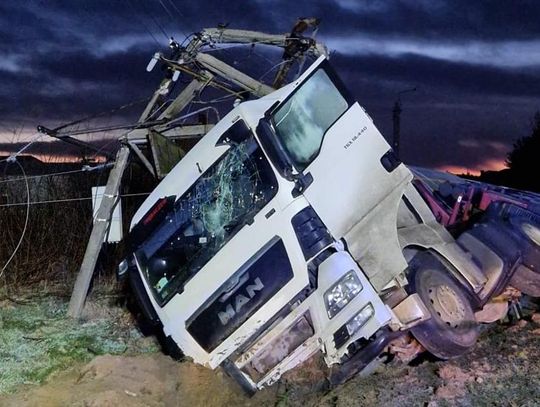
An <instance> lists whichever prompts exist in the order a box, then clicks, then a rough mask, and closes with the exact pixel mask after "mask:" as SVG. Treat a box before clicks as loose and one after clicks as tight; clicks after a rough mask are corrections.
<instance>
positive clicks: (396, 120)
mask: <svg viewBox="0 0 540 407" xmlns="http://www.w3.org/2000/svg"><path fill="white" fill-rule="evenodd" d="M415 91H416V88H412V89H405V90H402V91H400V92H398V97H397V99H396V102H395V103H394V108H393V109H392V122H393V130H394V131H393V139H392V149H393V150H394V153H395V154H396V157H398V158H399V147H400V146H399V143H400V136H401V134H400V132H401V112H402V111H403V110H402V109H401V95H403V94H404V93H411V92H415Z"/></svg>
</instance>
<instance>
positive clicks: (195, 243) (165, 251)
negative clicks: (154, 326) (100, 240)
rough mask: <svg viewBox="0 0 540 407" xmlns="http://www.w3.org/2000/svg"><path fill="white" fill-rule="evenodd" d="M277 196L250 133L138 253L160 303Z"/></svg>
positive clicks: (202, 179) (176, 207)
mask: <svg viewBox="0 0 540 407" xmlns="http://www.w3.org/2000/svg"><path fill="white" fill-rule="evenodd" d="M276 192H277V181H276V178H275V176H274V173H273V171H272V168H271V167H270V164H269V163H268V161H267V160H266V158H265V156H264V154H263V153H262V150H261V148H260V147H259V145H258V144H257V142H256V141H255V139H254V137H253V135H252V134H251V132H249V136H248V137H247V138H246V139H245V140H243V141H241V142H232V143H231V144H230V148H229V149H228V150H227V152H225V153H224V155H223V156H222V157H221V158H220V159H219V160H218V161H216V162H215V163H214V164H213V165H212V166H211V167H210V168H209V169H208V170H207V171H205V172H204V173H203V174H202V175H201V176H200V177H199V179H197V181H195V183H194V184H193V185H192V186H191V187H190V188H189V189H188V190H187V191H186V192H185V193H184V194H183V195H182V196H181V197H180V198H179V199H177V200H176V202H175V204H174V207H173V209H172V210H171V211H170V213H168V214H167V216H166V218H165V220H164V221H163V222H162V223H161V225H160V226H159V227H158V228H157V229H156V230H155V231H154V232H153V233H152V235H151V236H150V237H149V238H148V239H147V240H146V241H145V243H144V244H143V245H142V246H141V248H140V250H139V251H138V252H137V259H138V261H139V263H141V265H142V268H143V270H144V273H145V275H146V278H147V280H148V282H149V284H150V286H151V287H152V290H153V291H154V294H155V296H156V298H157V299H158V301H159V302H160V303H162V302H164V301H166V300H167V299H168V298H170V297H171V296H172V295H173V294H174V293H175V292H177V291H179V290H181V289H182V287H183V285H184V284H185V282H186V281H187V280H189V279H190V278H191V277H192V276H194V275H195V274H196V273H197V272H198V271H199V270H200V269H201V268H202V267H203V266H204V265H205V264H206V263H207V262H208V261H209V260H210V259H211V258H212V257H213V256H214V255H215V254H216V253H217V252H218V251H219V250H220V249H221V248H222V247H223V246H224V245H225V244H226V243H227V242H228V241H229V240H230V239H231V238H232V237H233V236H234V235H235V234H236V233H237V232H238V231H239V230H240V229H241V228H242V227H243V226H245V225H246V224H251V222H252V221H253V217H254V216H255V214H256V213H257V212H259V211H260V209H261V208H262V207H264V206H265V205H266V204H267V203H268V202H269V201H270V200H271V199H272V197H273V196H274V195H275V193H276Z"/></svg>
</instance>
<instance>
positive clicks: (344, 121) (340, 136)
mask: <svg viewBox="0 0 540 407" xmlns="http://www.w3.org/2000/svg"><path fill="white" fill-rule="evenodd" d="M268 116H270V117H268ZM268 119H269V121H270V123H271V125H272V127H273V132H274V133H275V135H276V136H277V139H278V142H279V143H280V145H281V146H282V149H283V150H284V154H285V155H286V157H287V159H288V162H289V164H290V166H291V172H292V175H291V176H292V178H294V179H295V180H296V182H297V183H298V185H299V187H298V190H299V191H300V192H302V193H303V194H304V195H305V197H306V198H307V200H308V201H309V202H310V204H311V206H312V207H313V208H314V209H315V211H316V212H317V213H318V214H319V216H320V217H321V219H322V220H323V222H324V223H325V224H326V226H327V228H328V229H329V230H330V232H331V233H332V234H333V235H334V236H335V237H337V238H341V237H343V236H344V235H345V234H346V233H347V232H348V231H349V230H350V229H351V227H352V226H353V225H355V224H356V223H358V221H359V220H361V219H362V218H364V217H365V216H366V214H367V213H368V212H370V210H371V209H373V208H374V207H375V206H377V205H378V204H379V203H380V202H381V201H383V200H384V199H385V197H386V196H388V194H389V193H390V192H391V191H392V190H393V189H395V188H396V186H397V185H399V184H401V183H402V182H403V181H404V180H406V179H409V178H410V174H409V171H408V170H407V169H405V168H404V166H400V167H399V169H396V168H395V167H397V164H398V163H399V162H395V164H394V165H391V166H390V167H389V166H388V165H387V163H385V162H384V158H383V157H385V154H387V153H388V152H389V150H390V146H389V145H388V144H387V143H386V141H385V140H384V138H383V137H382V135H381V133H380V132H379V131H378V130H377V128H376V127H375V125H374V124H373V122H372V120H371V118H370V117H369V116H368V115H367V114H366V113H365V111H364V110H363V108H362V107H360V105H359V104H358V103H357V102H356V101H354V99H353V98H352V97H351V95H350V94H349V92H348V91H347V90H346V88H345V86H344V85H343V83H342V82H341V80H340V79H339V78H338V77H337V76H336V74H335V73H334V71H333V70H332V69H331V67H330V66H329V64H328V61H327V60H326V59H324V58H323V57H321V58H320V59H319V60H318V61H317V62H315V63H314V64H313V65H312V66H311V67H310V69H309V70H308V71H306V72H305V73H304V75H303V76H302V77H301V78H300V79H299V81H297V82H296V83H295V84H294V89H292V90H291V92H290V93H289V94H288V95H287V96H286V97H285V98H284V99H282V102H281V103H280V104H279V105H278V106H277V107H276V108H274V109H272V111H271V112H270V113H269V115H267V120H268ZM381 160H382V161H381ZM385 165H386V168H385ZM392 167H394V168H392Z"/></svg>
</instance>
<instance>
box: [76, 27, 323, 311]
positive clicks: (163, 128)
mask: <svg viewBox="0 0 540 407" xmlns="http://www.w3.org/2000/svg"><path fill="white" fill-rule="evenodd" d="M318 23H319V22H318V20H317V19H300V20H299V21H298V22H297V23H296V25H295V28H294V29H293V31H292V32H291V34H278V35H273V34H266V33H260V32H256V31H246V30H232V29H226V28H211V29H204V30H202V31H201V32H200V33H197V34H195V35H194V36H193V38H192V39H191V41H190V42H189V43H188V45H186V46H185V47H182V46H181V45H180V44H178V43H177V42H176V41H174V40H172V39H171V42H170V44H169V45H170V48H171V50H172V56H171V57H170V58H165V57H164V56H163V55H162V54H160V53H156V54H154V57H153V58H152V61H151V63H150V64H149V65H148V68H147V70H148V69H150V70H151V69H152V68H153V66H154V65H155V64H156V63H157V62H158V61H160V62H161V63H163V64H164V66H165V67H166V70H165V72H166V73H165V78H164V79H163V80H162V82H161V83H160V86H159V87H158V88H157V89H156V91H155V92H154V94H153V95H152V97H151V99H150V101H149V103H148V104H147V106H146V107H145V109H144V111H143V113H142V114H141V117H140V118H139V121H138V124H137V125H136V126H134V128H133V129H132V130H130V131H129V132H128V133H127V134H125V135H124V136H123V137H121V139H120V140H121V142H122V147H121V148H120V150H119V151H118V153H117V155H116V161H115V164H114V167H113V169H112V170H111V173H110V174H109V179H108V180H107V185H106V188H105V194H104V197H103V199H102V201H101V205H100V206H99V209H98V211H97V218H96V221H95V222H94V226H93V228H92V232H91V235H90V239H89V242H88V245H87V247H86V252H85V255H84V259H83V262H82V264H81V268H80V270H79V274H78V276H77V279H76V281H75V286H74V288H73V293H72V295H71V299H70V302H69V308H68V314H69V315H70V316H71V317H73V318H79V317H80V316H81V314H82V311H83V309H84V303H85V300H86V296H87V294H88V290H89V288H90V283H91V281H92V276H93V274H94V268H95V266H96V263H97V259H98V255H99V252H100V250H101V246H102V244H103V241H104V239H105V236H106V233H107V230H108V227H109V223H110V220H111V216H112V212H113V210H114V207H115V205H116V202H117V200H118V198H119V191H120V187H121V183H122V176H123V174H124V171H125V170H126V168H127V166H128V163H129V159H130V155H131V152H133V153H135V154H134V156H135V157H137V158H138V159H139V160H140V161H141V163H142V164H143V165H144V167H145V168H147V169H148V171H149V172H150V173H151V174H152V175H153V176H154V177H155V178H157V179H159V178H162V177H164V176H165V175H166V173H167V172H168V171H169V170H170V169H171V168H172V167H173V166H174V164H175V162H174V161H176V160H178V159H180V158H181V157H182V156H183V151H182V150H181V149H180V148H179V147H177V148H174V147H173V146H171V151H169V152H168V156H167V157H164V158H165V159H164V160H162V161H163V162H158V161H159V160H158V158H159V159H161V158H160V155H162V154H163V151H164V150H166V148H167V143H166V142H167V139H171V140H174V139H186V138H194V137H202V136H204V134H206V132H208V131H209V130H210V129H211V128H212V127H213V124H209V123H203V124H191V125H183V123H182V121H181V120H180V119H182V116H180V113H181V112H182V111H183V110H184V109H185V108H187V107H188V105H190V104H191V103H192V102H193V101H194V100H195V98H197V97H198V96H199V94H200V93H201V92H202V91H203V90H204V89H205V87H207V86H212V87H214V88H216V89H219V90H221V91H225V92H227V93H228V94H230V95H235V96H237V97H239V98H242V94H243V93H249V94H251V95H253V96H255V97H261V96H264V95H267V94H268V93H270V92H272V91H273V90H274V87H272V86H269V85H267V84H265V83H262V82H261V81H258V80H256V79H254V78H252V77H250V76H249V75H247V74H245V73H244V72H241V71H240V70H238V69H236V68H233V67H232V66H230V65H228V64H227V63H225V62H223V61H221V60H219V59H218V58H216V57H214V56H212V55H209V54H207V53H205V52H204V51H203V50H202V49H203V47H207V48H209V49H210V50H213V49H214V48H215V45H216V44H223V43H229V44H231V43H238V44H247V45H249V44H251V45H255V44H265V45H274V46H278V47H281V48H283V49H284V50H285V52H284V59H285V58H286V65H287V68H286V69H280V70H279V72H278V74H277V76H278V77H276V79H275V80H274V82H273V83H275V84H279V86H281V85H282V84H283V83H284V81H285V78H286V73H287V71H288V69H289V68H290V66H291V65H292V63H293V62H294V60H296V59H298V60H303V59H304V58H305V56H306V55H307V54H308V53H310V54H311V55H314V56H318V55H321V54H324V55H326V54H327V52H326V48H325V47H324V45H322V44H320V43H318V42H316V41H315V40H314V38H313V36H314V35H312V36H311V37H303V36H302V35H301V34H302V33H303V31H304V30H305V29H306V28H307V27H312V28H313V34H315V33H316V27H317V25H318ZM180 73H184V74H187V75H190V76H191V77H192V81H191V82H190V83H189V84H188V85H187V86H186V87H185V88H184V89H183V90H182V91H181V92H180V93H179V94H178V95H177V96H176V98H175V99H174V100H173V101H172V102H170V103H169V101H167V100H166V96H167V95H168V94H169V92H171V89H172V87H173V84H174V82H175V81H176V80H177V79H178V76H179V74H180ZM218 78H220V79H222V80H221V81H218V80H217V79H218ZM223 80H225V83H224V82H223ZM238 88H240V89H241V90H240V91H239V90H238ZM159 112H160V114H159V116H158V118H157V120H155V117H154V116H156V115H157V113H159ZM191 115H192V114H191ZM188 116H189V114H188V115H186V116H184V117H188ZM162 136H163V137H162ZM70 141H71V140H70ZM141 144H144V145H147V146H148V148H150V149H151V150H152V154H150V157H151V159H153V161H154V163H151V162H150V159H149V158H147V157H146V156H145V155H144V153H143V152H142V151H141V149H140V148H139V145H141ZM175 147H176V146H175Z"/></svg>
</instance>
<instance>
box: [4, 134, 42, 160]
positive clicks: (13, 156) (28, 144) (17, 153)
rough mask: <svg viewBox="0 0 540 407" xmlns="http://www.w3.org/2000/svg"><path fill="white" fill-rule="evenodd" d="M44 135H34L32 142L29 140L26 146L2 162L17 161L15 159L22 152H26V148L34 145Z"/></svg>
mask: <svg viewBox="0 0 540 407" xmlns="http://www.w3.org/2000/svg"><path fill="white" fill-rule="evenodd" d="M43 136H44V134H42V133H36V134H34V137H33V138H32V140H30V141H29V142H28V143H26V145H24V146H23V147H22V148H21V149H20V150H19V151H17V152H16V153H13V154H11V155H10V156H9V157H8V158H6V159H4V160H2V162H3V161H8V162H15V161H17V157H18V156H19V155H20V154H22V153H23V152H24V151H26V149H27V148H28V147H30V146H31V145H32V144H34V143H35V142H36V141H38V140H39V139H40V138H41V137H43Z"/></svg>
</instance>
